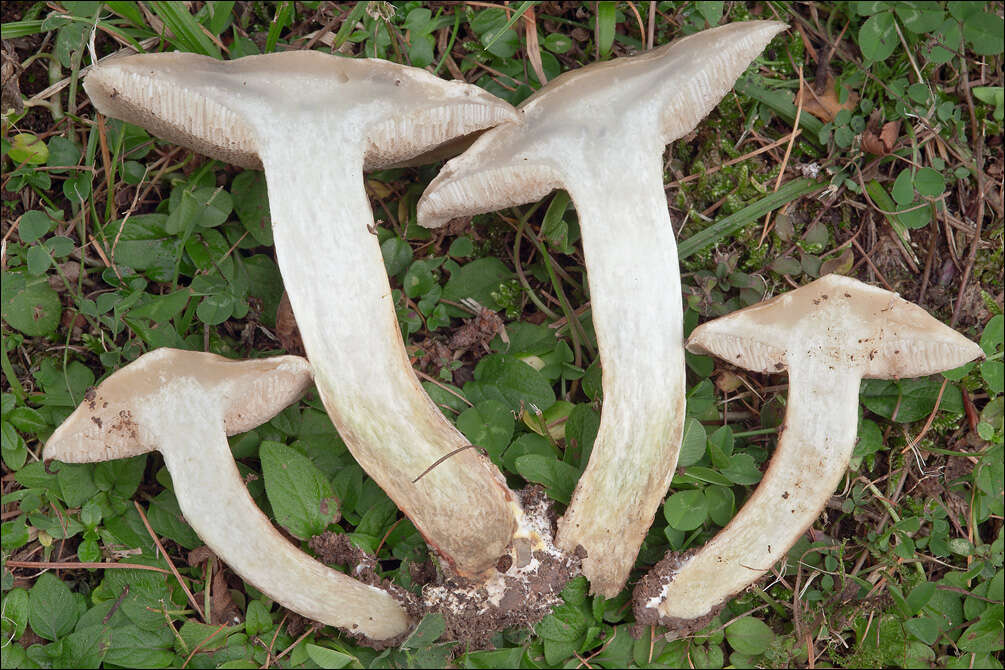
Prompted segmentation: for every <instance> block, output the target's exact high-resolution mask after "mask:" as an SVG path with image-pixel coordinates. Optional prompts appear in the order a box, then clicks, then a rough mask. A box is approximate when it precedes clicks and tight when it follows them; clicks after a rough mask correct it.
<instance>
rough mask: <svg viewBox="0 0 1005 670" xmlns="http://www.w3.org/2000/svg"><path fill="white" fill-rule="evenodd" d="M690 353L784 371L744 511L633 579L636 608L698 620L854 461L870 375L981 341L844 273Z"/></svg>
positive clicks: (971, 352)
mask: <svg viewBox="0 0 1005 670" xmlns="http://www.w3.org/2000/svg"><path fill="white" fill-rule="evenodd" d="M687 347H688V349H689V350H691V351H693V352H695V353H700V354H714V355H716V356H719V357H720V358H723V359H725V360H727V361H729V362H730V363H732V364H734V365H737V366H740V367H743V368H746V369H748V370H754V371H756V372H781V371H783V370H788V373H789V394H788V407H787V409H786V413H785V422H784V425H783V428H782V434H781V438H780V439H779V443H778V447H777V449H776V451H775V454H774V455H773V457H772V459H771V466H770V467H769V468H768V471H767V473H766V474H765V475H764V479H763V480H762V481H761V483H760V484H759V485H758V487H757V490H756V491H755V492H754V495H753V496H751V498H750V499H749V500H748V501H747V502H746V504H745V505H744V506H743V509H741V510H740V512H739V514H737V515H736V517H735V518H734V519H733V520H732V521H730V523H729V525H727V526H726V528H724V529H723V530H722V531H721V532H719V534H717V535H716V536H715V537H714V538H713V539H712V540H711V541H710V542H709V543H708V544H706V545H705V546H704V547H702V548H701V549H700V550H698V551H697V553H695V554H693V555H684V556H682V557H675V556H673V555H668V557H667V558H666V559H665V560H664V561H661V562H660V564H659V565H657V567H656V568H654V570H653V571H651V572H650V574H649V575H647V576H646V577H645V578H644V579H643V580H642V581H641V582H640V584H639V586H638V587H636V593H635V604H636V608H637V611H636V615H637V616H638V617H639V619H640V620H642V621H645V622H649V623H654V622H655V621H657V620H659V621H661V622H662V623H664V624H666V625H668V626H670V627H671V628H674V629H677V630H679V631H680V630H686V629H694V628H698V627H700V626H701V624H702V619H703V618H705V617H708V616H711V615H712V614H714V612H715V611H716V609H717V608H718V607H720V606H721V605H722V604H723V603H724V602H725V601H726V600H727V599H728V598H729V597H730V596H731V595H733V594H735V593H737V592H739V591H741V590H742V589H744V588H746V587H747V586H749V585H750V584H752V583H754V582H755V581H756V580H757V579H758V578H759V577H760V576H761V575H763V574H764V573H765V572H767V571H768V570H769V569H770V568H771V566H772V565H774V563H775V562H777V561H778V560H779V559H781V558H783V557H784V556H785V555H786V554H787V553H788V551H789V549H790V548H791V547H792V545H794V544H795V543H796V540H798V539H799V537H800V536H801V535H802V534H803V533H804V532H805V531H806V529H807V528H808V527H809V526H810V525H811V524H812V523H813V521H814V520H815V519H816V518H817V516H818V515H819V514H820V512H821V511H822V510H823V509H824V507H825V505H826V503H827V500H828V499H829V498H830V496H831V494H832V493H833V492H834V489H835V488H836V487H837V485H838V482H840V480H841V476H842V475H843V474H844V472H845V470H846V469H847V467H848V461H849V460H850V459H851V454H852V450H853V448H854V446H855V434H856V430H857V428H858V392H859V386H860V384H861V380H862V379H863V378H864V377H871V378H880V379H891V378H901V377H918V376H921V375H927V374H932V373H935V372H939V371H941V370H948V369H951V368H954V367H958V366H960V365H962V364H964V363H966V362H967V361H969V360H972V359H974V358H977V357H980V356H982V355H983V354H982V352H981V349H980V347H978V346H977V345H976V344H974V343H973V342H971V341H970V340H968V339H967V338H965V337H963V336H962V335H960V334H959V333H957V332H955V331H954V330H952V329H951V328H949V327H948V326H945V325H943V324H942V323H940V322H939V321H937V320H936V319H934V318H932V317H931V316H930V315H929V314H928V313H927V312H926V311H925V310H924V309H922V308H920V307H918V306H917V305H913V304H911V303H909V302H907V301H906V300H903V299H901V298H900V297H898V296H897V295H896V294H895V293H891V292H889V291H884V290H882V289H878V288H875V287H873V286H869V285H867V284H863V283H862V282H860V281H857V280H855V279H850V278H848V277H842V276H839V275H827V276H826V277H823V278H821V279H818V280H817V281H815V282H812V283H810V284H807V285H806V286H803V287H802V288H799V289H796V290H795V291H790V292H788V293H785V294H783V295H780V296H778V297H776V298H773V299H771V300H767V301H765V302H763V303H760V304H757V305H754V306H752V307H748V308H746V309H742V310H740V311H738V312H734V313H733V314H730V315H728V316H724V317H722V318H719V319H716V320H714V321H710V322H708V323H705V324H702V325H701V326H699V327H698V328H696V329H695V330H694V332H692V333H691V337H690V338H688V342H687Z"/></svg>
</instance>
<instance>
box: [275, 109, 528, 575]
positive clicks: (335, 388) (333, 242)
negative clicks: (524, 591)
mask: <svg viewBox="0 0 1005 670" xmlns="http://www.w3.org/2000/svg"><path fill="white" fill-rule="evenodd" d="M304 125H306V120H305V124H303V125H302V124H300V123H296V122H293V123H289V124H287V125H283V126H281V127H274V128H273V130H272V132H273V134H274V135H275V137H274V139H273V141H270V142H269V143H268V144H267V145H265V148H264V149H263V151H262V154H261V155H262V162H263V164H264V165H265V175H266V180H267V183H268V188H269V204H270V207H271V210H272V219H273V236H274V238H275V245H276V254H277V257H278V260H279V267H280V270H281V272H282V274H283V278H284V283H285V285H286V290H287V292H288V293H289V298H290V303H291V304H292V306H293V311H294V313H295V314H296V315H297V325H298V327H299V328H300V335H301V338H302V340H303V342H304V348H305V349H306V351H307V356H308V358H309V360H310V361H311V363H312V365H313V368H314V379H315V383H316V384H317V388H318V390H319V392H320V394H321V398H322V400H323V402H324V405H325V408H326V409H327V410H328V413H329V415H330V416H331V418H332V421H333V422H334V424H335V426H336V428H337V429H338V431H339V434H340V435H341V436H342V438H343V440H344V441H345V443H346V445H347V446H348V447H349V450H350V451H351V452H352V454H353V456H354V457H355V458H356V460H357V461H358V462H359V464H360V465H361V466H362V467H363V469H364V470H365V471H366V472H367V473H368V474H369V475H370V476H371V477H373V479H374V481H376V482H377V483H378V484H379V485H380V486H381V488H383V489H384V491H385V492H387V494H388V496H390V497H391V499H392V500H394V502H395V503H396V504H397V505H398V507H399V509H401V510H402V512H404V513H405V514H406V515H407V516H408V517H409V519H411V520H412V522H413V523H414V524H415V526H416V527H417V528H418V529H419V531H420V532H421V533H422V535H423V536H424V537H425V538H426V540H427V542H429V544H430V545H431V546H432V547H433V548H434V549H436V550H437V551H438V552H440V554H441V555H443V556H444V557H445V558H447V559H448V560H449V561H450V562H451V563H452V564H453V566H454V567H455V568H456V569H457V570H458V571H460V572H462V573H466V574H469V575H470V574H477V573H480V572H482V571H484V570H486V569H489V568H491V567H492V566H493V565H495V563H496V561H497V560H498V559H499V557H500V556H501V555H502V554H503V553H505V551H506V548H507V545H508V544H509V542H510V539H511V537H512V534H513V531H514V529H515V527H516V520H515V516H514V514H513V509H512V508H511V504H513V503H512V502H511V501H512V495H511V493H510V491H509V489H508V488H507V486H506V482H505V480H504V479H503V478H502V475H501V474H500V473H499V472H498V470H496V469H495V468H494V467H492V465H491V463H490V462H489V461H488V460H487V459H485V458H483V457H482V456H481V455H480V454H478V453H477V451H475V450H472V449H465V450H463V451H459V452H458V453H456V454H455V455H453V456H451V457H450V458H448V459H446V460H444V461H442V462H441V463H440V464H439V465H437V466H436V467H435V468H433V469H432V470H430V471H429V472H428V473H427V474H426V475H425V476H423V477H422V478H421V479H419V480H418V481H417V482H414V483H413V480H415V479H416V478H417V477H418V475H419V474H421V473H423V472H424V471H426V469H427V468H428V467H429V466H430V464H432V463H434V462H436V461H437V460H438V459H440V458H441V457H442V456H444V455H446V454H449V453H451V452H453V451H455V450H458V449H460V448H461V447H465V446H467V445H468V444H469V441H468V440H467V439H466V438H465V437H464V436H463V435H462V434H461V433H460V432H459V431H458V430H457V429H456V428H454V426H453V425H451V424H450V423H449V422H448V421H447V420H446V418H444V416H443V414H442V413H441V412H440V411H439V410H438V409H437V407H436V406H435V405H434V404H433V402H432V400H431V399H430V398H429V396H428V395H426V393H425V392H424V391H423V389H422V387H421V386H420V385H419V382H418V380H417V379H416V376H415V373H414V372H413V371H412V368H411V365H410V363H409V360H408V356H407V354H406V352H405V348H404V344H403V342H402V339H401V334H400V330H399V326H398V320H397V317H396V314H395V309H394V303H393V300H392V297H391V287H390V284H389V282H388V278H387V274H386V273H385V271H384V263H383V259H382V256H381V251H380V246H379V243H378V240H377V237H376V235H375V234H373V233H371V232H370V231H369V229H368V225H372V223H373V213H372V211H371V209H370V204H369V200H368V199H367V195H366V191H365V190H364V188H363V180H362V179H361V178H360V175H361V174H362V172H363V156H362V152H361V151H360V152H359V153H357V154H356V155H351V153H350V154H347V153H346V152H345V151H344V149H342V150H341V151H342V156H341V160H340V161H339V162H337V163H330V164H329V165H328V167H327V169H326V170H325V171H324V172H319V171H318V170H316V169H315V167H314V166H313V165H311V163H310V161H305V160H303V157H305V156H309V155H311V154H312V153H315V152H317V151H319V150H320V151H325V152H338V151H340V149H339V147H344V146H345V144H346V143H345V142H342V141H340V138H339V137H338V136H337V134H336V133H333V132H331V131H328V130H327V129H326V128H325V127H324V126H323V125H322V126H321V127H317V126H318V124H316V123H315V126H316V127H315V129H314V130H313V131H312V132H310V133H305V132H304ZM336 193H337V194H338V195H337V197H334V198H331V197H328V196H329V195H330V194H336ZM291 222H296V225H291ZM332 227H335V228H336V229H337V230H338V231H339V233H338V235H335V234H318V233H317V231H319V230H323V229H325V228H332ZM305 249H309V250H310V252H309V254H307V255H305V254H304V253H303V250H305Z"/></svg>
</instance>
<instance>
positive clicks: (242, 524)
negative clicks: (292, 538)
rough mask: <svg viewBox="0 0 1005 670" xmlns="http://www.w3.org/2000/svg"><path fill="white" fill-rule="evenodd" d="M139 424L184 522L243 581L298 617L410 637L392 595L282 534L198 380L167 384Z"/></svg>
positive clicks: (375, 635) (137, 415)
mask: <svg viewBox="0 0 1005 670" xmlns="http://www.w3.org/2000/svg"><path fill="white" fill-rule="evenodd" d="M133 418H134V420H135V421H136V422H137V423H138V424H140V425H142V426H144V430H145V431H146V432H147V434H148V435H149V439H150V441H151V442H154V443H156V444H158V445H159V446H158V450H159V451H160V452H161V454H162V455H163V456H164V463H165V464H166V465H167V469H168V472H170V473H171V482H172V484H173V485H174V493H175V497H177V499H178V506H179V507H180V508H181V512H182V514H184V515H185V520H186V521H188V523H189V525H190V526H192V529H193V530H194V531H195V532H196V534H197V535H198V536H199V537H200V538H201V539H202V540H203V542H205V543H206V545H207V546H208V547H209V548H210V549H212V550H213V552H214V553H216V554H217V555H218V556H219V557H220V558H222V559H223V560H224V561H225V562H226V563H227V565H229V566H230V568H231V569H232V570H233V571H234V572H236V573H237V574H238V575H240V576H241V577H242V578H243V579H245V580H246V581H248V582H249V583H251V584H253V585H254V586H255V587H256V588H257V589H259V590H260V591H262V592H263V593H265V594H266V595H267V596H269V597H270V598H272V599H273V600H275V601H276V602H278V603H280V604H282V605H283V606H284V607H287V608H289V609H291V610H293V611H294V612H297V613H298V614H302V615H303V616H306V617H308V618H310V619H314V620H316V621H320V622H322V623H325V624H328V625H331V626H338V627H339V628H345V629H346V630H349V631H351V632H354V633H362V634H363V635H366V636H367V637H369V638H371V639H373V640H386V639H389V638H392V637H395V636H397V635H401V634H402V633H404V632H406V631H407V630H408V628H409V625H410V624H409V619H408V615H407V614H406V613H405V611H404V610H403V609H402V607H401V605H399V604H398V602H397V601H395V600H394V598H392V597H391V596H390V595H389V594H388V593H387V592H386V591H383V590H381V589H378V588H376V587H374V586H369V585H367V584H364V583H362V582H360V581H358V580H356V579H353V578H352V577H349V576H347V575H344V574H342V573H341V572H338V571H336V570H333V569H331V568H329V567H327V566H325V565H323V564H322V563H320V562H318V561H317V560H315V559H313V558H311V557H310V556H308V555H307V554H305V553H304V552H302V551H300V550H299V549H297V548H296V547H295V546H293V545H292V544H290V543H289V542H288V541H286V540H285V539H284V538H283V536H282V535H280V534H279V531H277V530H276V528H275V527H274V526H273V525H272V523H271V522H270V521H269V519H268V518H267V517H266V516H265V515H264V514H263V513H262V511H261V510H260V509H259V508H258V506H257V505H256V504H255V501H254V500H253V499H252V498H251V495H249V493H248V489H247V488H246V487H245V485H244V481H243V480H242V478H241V475H240V473H239V472H238V470H237V466H236V465H235V463H234V458H233V455H232V454H231V452H230V445H229V444H228V443H227V438H226V433H225V432H224V421H223V409H222V407H221V403H220V402H219V400H218V399H216V398H214V397H212V396H211V395H209V394H207V393H205V392H204V391H203V389H202V387H201V386H200V385H199V384H198V383H197V382H196V381H195V380H193V379H177V380H173V381H170V382H168V383H167V384H165V385H164V386H163V388H162V389H161V390H160V392H159V393H157V394H155V395H152V396H150V397H149V399H147V400H145V401H144V402H143V403H142V404H141V405H140V406H139V407H138V408H137V410H136V411H134V412H133Z"/></svg>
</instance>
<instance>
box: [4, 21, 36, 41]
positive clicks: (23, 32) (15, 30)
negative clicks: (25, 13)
mask: <svg viewBox="0 0 1005 670" xmlns="http://www.w3.org/2000/svg"><path fill="white" fill-rule="evenodd" d="M41 32H44V31H43V30H42V21H41V20H40V19H36V20H34V21H11V22H10V23H5V24H3V26H0V37H2V38H3V39H5V40H12V39H14V38H15V37H27V36H28V35H35V34H38V33H41Z"/></svg>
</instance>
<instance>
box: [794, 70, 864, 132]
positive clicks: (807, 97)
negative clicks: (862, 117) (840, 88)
mask: <svg viewBox="0 0 1005 670" xmlns="http://www.w3.org/2000/svg"><path fill="white" fill-rule="evenodd" d="M805 90H806V91H807V93H804V94H803V95H804V102H803V111H804V112H808V113H810V114H812V115H813V116H815V117H817V118H818V119H820V120H821V121H823V122H825V123H828V122H830V121H833V120H834V117H836V116H837V114H838V112H840V111H841V110H842V109H847V110H848V111H851V110H853V109H855V105H856V104H858V94H856V93H854V92H852V91H849V93H848V99H847V100H845V101H844V103H841V102H839V100H838V92H837V85H836V82H835V81H834V77H832V76H831V75H827V83H826V84H825V85H824V92H823V93H822V94H820V95H818V94H816V93H814V92H813V91H812V90H810V89H805Z"/></svg>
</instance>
